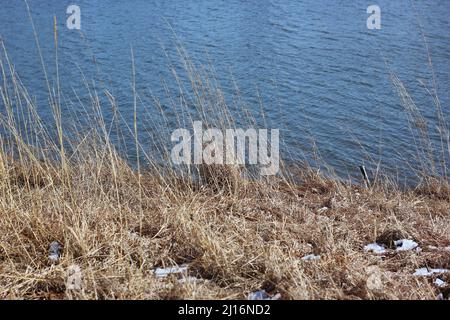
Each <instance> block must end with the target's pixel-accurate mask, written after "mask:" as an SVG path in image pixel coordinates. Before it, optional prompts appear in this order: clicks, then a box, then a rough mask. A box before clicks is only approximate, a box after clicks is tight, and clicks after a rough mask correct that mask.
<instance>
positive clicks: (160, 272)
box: [154, 264, 188, 278]
mask: <svg viewBox="0 0 450 320" xmlns="http://www.w3.org/2000/svg"><path fill="white" fill-rule="evenodd" d="M187 269H188V266H187V265H185V264H183V265H181V266H176V267H169V268H156V270H155V271H154V274H155V276H156V277H157V278H165V277H167V276H168V275H169V274H174V273H183V272H186V271H187Z"/></svg>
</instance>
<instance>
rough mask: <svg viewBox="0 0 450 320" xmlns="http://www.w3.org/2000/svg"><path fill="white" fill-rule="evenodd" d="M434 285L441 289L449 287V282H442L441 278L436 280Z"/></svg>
mask: <svg viewBox="0 0 450 320" xmlns="http://www.w3.org/2000/svg"><path fill="white" fill-rule="evenodd" d="M434 284H435V285H437V286H438V287H440V288H443V287H445V286H447V282H445V281H444V280H441V279H439V278H436V280H434Z"/></svg>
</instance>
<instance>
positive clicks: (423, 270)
mask: <svg viewBox="0 0 450 320" xmlns="http://www.w3.org/2000/svg"><path fill="white" fill-rule="evenodd" d="M435 273H450V269H428V268H420V269H416V271H415V272H414V273H413V276H425V277H427V276H431V275H433V274H435Z"/></svg>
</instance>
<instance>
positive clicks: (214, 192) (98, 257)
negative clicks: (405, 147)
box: [0, 157, 450, 299]
mask: <svg viewBox="0 0 450 320" xmlns="http://www.w3.org/2000/svg"><path fill="white" fill-rule="evenodd" d="M2 159H3V161H2V163H1V168H3V169H2V170H3V174H2V182H1V185H0V193H1V197H0V212H1V214H2V219H1V220H0V237H1V238H0V297H1V298H8V299H14V298H27V299H67V298H70V299H72V298H76V299H78V298H83V299H168V298H186V299H238V298H246V296H247V294H248V293H249V292H252V291H254V290H258V289H261V288H263V289H265V290H266V291H268V292H269V293H275V292H279V293H281V296H282V298H283V299H436V297H437V295H438V293H439V292H447V293H445V294H448V287H447V288H438V287H436V286H435V285H434V284H433V283H432V280H433V279H434V278H435V277H436V276H437V275H436V276H435V277H416V276H412V273H413V272H414V270H415V269H417V268H420V267H430V268H450V252H449V251H445V250H443V248H445V247H446V246H448V245H450V232H449V231H450V230H449V228H450V214H449V212H450V193H449V188H448V185H446V186H445V189H442V188H441V190H439V192H438V194H439V196H436V193H434V190H428V189H417V190H408V191H399V190H382V188H379V187H375V188H374V189H366V188H361V187H357V186H352V185H347V184H343V183H340V182H337V181H335V180H329V179H325V178H323V177H320V176H319V175H317V174H313V173H311V172H308V171H305V170H302V171H299V172H298V173H296V174H295V176H296V177H297V178H298V182H297V183H295V184H294V183H288V182H287V181H286V180H285V179H281V178H271V179H266V180H258V181H249V180H245V179H244V178H240V177H239V176H237V177H235V179H236V181H234V186H235V187H233V188H232V189H226V188H225V187H224V185H218V184H214V186H212V185H211V184H206V185H201V186H195V183H194V182H191V183H186V182H185V181H183V180H177V179H176V178H174V177H172V178H167V179H161V177H158V176H155V175H154V174H153V173H150V172H148V173H147V172H146V173H142V174H141V176H140V177H138V175H137V173H135V172H133V170H132V169H131V168H130V167H128V166H127V165H126V164H125V163H124V162H122V163H121V164H117V165H116V168H115V169H114V171H115V172H116V177H115V178H114V177H113V176H112V172H113V169H111V168H108V167H107V166H106V167H105V168H102V170H98V166H96V162H95V161H92V162H90V163H91V164H90V163H87V162H85V163H79V164H75V163H74V164H73V165H70V166H69V167H68V169H67V170H66V172H65V174H66V178H65V179H64V180H62V179H55V178H53V177H51V176H42V174H43V173H39V172H38V171H36V172H34V171H33V170H30V169H29V168H24V170H20V169H18V168H17V165H16V163H15V161H12V160H11V161H6V160H5V157H2ZM99 161H100V160H99ZM46 167H47V169H46V172H56V173H58V172H60V169H58V168H57V167H54V166H53V167H52V165H51V164H46ZM50 167H52V169H51V170H50ZM24 172H27V173H26V174H24ZM215 172H216V171H215ZM57 175H58V174H56V176H57ZM36 181H39V183H36ZM139 185H140V186H141V188H142V192H141V194H139V193H138V192H137V190H138V188H139ZM442 190H446V191H445V192H444V191H442ZM324 207H327V208H328V209H326V210H325V209H323V208H324ZM399 238H409V239H414V240H415V241H416V242H418V243H419V245H420V247H421V248H422V251H421V252H416V251H406V252H396V251H394V250H391V251H389V252H388V253H387V254H386V255H385V256H384V257H381V256H380V255H376V254H373V253H366V252H364V251H363V246H364V245H365V244H367V243H371V242H374V241H378V242H379V243H385V244H386V245H390V241H392V240H398V239H399ZM52 241H58V242H59V243H61V244H62V245H63V250H62V257H61V259H60V260H59V261H58V262H57V263H53V262H51V261H50V260H49V259H48V249H49V244H50V243H51V242H52ZM429 246H433V247H437V248H438V249H436V248H432V247H429ZM310 253H314V254H317V255H320V257H321V258H320V259H319V260H313V261H303V260H302V259H301V258H302V257H303V256H305V255H307V254H310ZM183 263H187V264H188V266H189V268H188V273H189V275H190V276H193V277H197V278H199V279H203V280H205V281H201V282H198V283H190V282H186V283H179V282H178V281H177V280H178V276H179V275H172V276H169V277H168V278H164V279H160V278H157V277H155V275H154V274H153V270H154V269H155V268H156V267H164V266H173V265H176V264H183ZM71 265H78V266H79V267H80V268H81V270H82V275H83V276H82V283H83V285H82V288H80V289H78V290H69V289H68V288H67V287H66V282H67V277H68V269H69V267H70V266H71ZM374 277H375V278H374ZM439 277H440V278H441V279H442V280H447V282H450V278H449V275H439ZM373 283H375V284H373Z"/></svg>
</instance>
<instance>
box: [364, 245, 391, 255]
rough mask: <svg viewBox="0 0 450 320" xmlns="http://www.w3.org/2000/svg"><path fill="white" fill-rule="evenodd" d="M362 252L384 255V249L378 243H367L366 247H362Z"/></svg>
mask: <svg viewBox="0 0 450 320" xmlns="http://www.w3.org/2000/svg"><path fill="white" fill-rule="evenodd" d="M364 251H366V252H373V253H380V254H381V253H385V252H386V249H385V248H384V247H383V246H381V245H379V244H378V243H369V244H368V245H366V246H364Z"/></svg>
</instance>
